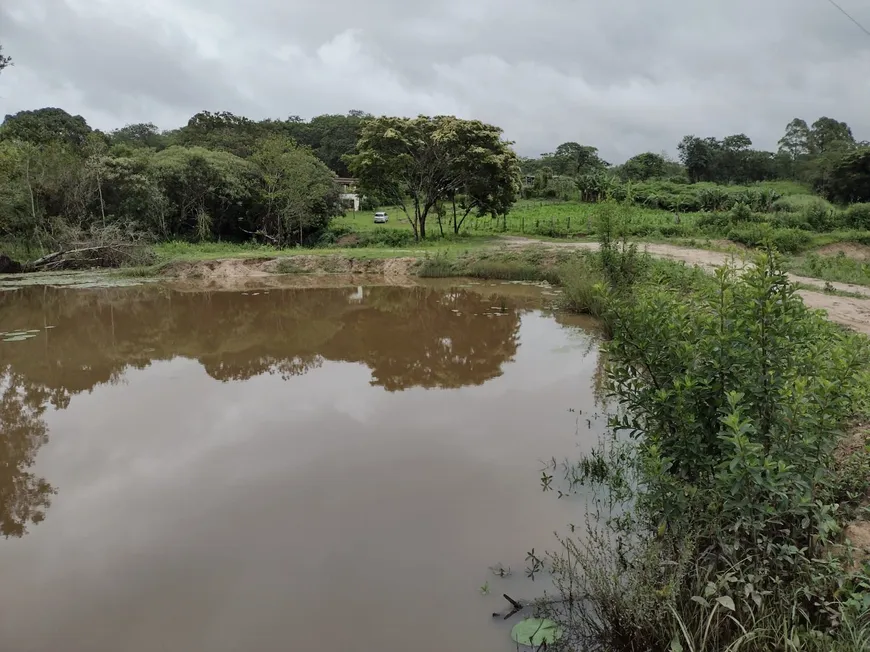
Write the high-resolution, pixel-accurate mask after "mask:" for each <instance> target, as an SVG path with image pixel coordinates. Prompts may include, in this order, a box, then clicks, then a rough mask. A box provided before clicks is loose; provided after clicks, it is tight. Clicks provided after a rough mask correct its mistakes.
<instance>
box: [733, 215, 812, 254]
mask: <svg viewBox="0 0 870 652" xmlns="http://www.w3.org/2000/svg"><path fill="white" fill-rule="evenodd" d="M728 239H729V240H733V241H734V242H740V243H742V244H745V245H748V246H750V247H764V246H766V245H770V246H772V247H773V248H774V249H776V250H777V251H779V252H781V253H790V254H791V253H799V252H801V251H806V250H807V249H809V248H810V246H811V245H812V243H813V236H812V233H809V232H807V231H803V230H801V229H790V228H784V229H777V228H771V226H770V225H769V224H767V223H760V224H748V225H745V226H735V227H733V228H731V229H730V230H729V231H728Z"/></svg>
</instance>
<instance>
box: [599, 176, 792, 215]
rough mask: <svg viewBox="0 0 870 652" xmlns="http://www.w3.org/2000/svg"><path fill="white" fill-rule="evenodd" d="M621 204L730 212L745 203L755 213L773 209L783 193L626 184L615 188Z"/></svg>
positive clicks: (710, 186)
mask: <svg viewBox="0 0 870 652" xmlns="http://www.w3.org/2000/svg"><path fill="white" fill-rule="evenodd" d="M612 196H613V198H614V199H616V200H618V201H625V202H629V203H634V204H638V205H641V206H647V207H649V208H657V209H662V210H669V211H678V212H696V211H707V212H717V211H728V210H731V209H733V208H734V207H735V206H736V205H737V204H740V203H743V204H746V205H747V206H749V207H750V208H751V209H752V210H753V211H758V212H765V211H769V210H771V209H772V207H773V205H774V203H775V202H776V201H777V200H778V199H780V197H781V193H780V192H778V191H777V190H775V189H773V188H771V187H768V186H766V185H759V186H721V185H717V184H714V183H695V184H691V185H687V184H680V183H674V182H672V181H653V182H649V183H632V184H631V185H628V184H623V185H621V186H619V187H616V188H614V189H613V192H612Z"/></svg>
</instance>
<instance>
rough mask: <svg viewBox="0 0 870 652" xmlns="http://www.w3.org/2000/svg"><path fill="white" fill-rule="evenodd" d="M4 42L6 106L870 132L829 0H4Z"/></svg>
mask: <svg viewBox="0 0 870 652" xmlns="http://www.w3.org/2000/svg"><path fill="white" fill-rule="evenodd" d="M841 4H842V5H843V7H844V8H845V9H846V10H847V11H849V12H850V13H852V15H854V16H855V17H856V18H857V19H858V20H859V21H861V22H862V23H864V24H865V25H868V26H870V6H868V5H867V4H866V3H865V2H862V1H861V0H841ZM0 43H2V44H3V45H4V50H5V51H6V52H7V53H8V54H11V55H12V56H13V57H14V59H15V61H16V65H15V67H14V68H11V69H8V70H6V71H4V73H3V75H2V76H0V114H5V113H12V112H15V111H18V110H21V109H29V108H37V107H40V106H61V107H62V108H65V109H66V110H68V111H70V112H71V113H81V114H82V115H84V116H85V117H86V118H87V119H88V121H89V122H90V123H91V124H92V125H94V126H97V127H100V128H103V129H109V128H114V127H117V126H121V125H123V124H125V123H128V122H136V121H145V120H147V121H153V122H155V123H157V124H159V125H160V126H162V127H165V128H170V127H175V126H179V125H181V124H183V123H184V122H186V120H187V118H188V117H189V116H190V115H192V114H193V113H195V112H196V111H198V110H201V109H209V110H228V111H233V112H236V113H241V114H245V115H248V116H250V117H254V118H263V117H286V116H288V115H293V114H298V115H302V116H303V117H310V116H312V115H317V114H319V113H327V112H332V113H335V112H344V111H347V110H348V109H351V108H356V109H363V110H367V111H371V112H372V113H377V114H380V113H388V114H403V115H414V114H417V113H429V114H434V113H456V114H458V115H461V116H463V117H477V118H481V119H484V120H487V121H490V122H493V123H495V124H497V125H499V126H501V127H503V128H504V129H505V132H506V135H507V136H508V137H509V138H511V139H512V140H515V141H516V143H517V148H518V150H519V151H520V152H521V153H524V154H537V153H539V152H543V151H548V150H552V149H553V148H555V146H556V145H558V144H559V143H561V142H564V141H567V140H576V141H579V142H582V143H588V144H592V145H595V146H597V147H598V148H599V149H600V150H601V152H602V154H603V155H604V157H605V158H607V159H609V160H611V161H620V160H622V159H624V158H626V157H628V156H631V155H632V154H634V153H637V152H639V151H643V150H652V151H660V150H663V149H664V150H667V151H673V150H674V148H675V146H676V143H677V142H678V141H679V139H680V138H681V137H682V136H683V135H685V134H687V133H696V134H699V135H716V136H720V137H721V136H724V135H726V134H729V133H735V132H745V133H747V134H748V135H749V136H750V137H751V138H752V139H753V141H754V142H755V144H756V145H757V146H762V147H768V148H774V147H775V145H776V141H777V139H778V138H779V137H780V136H781V134H782V132H783V129H784V127H785V124H786V123H787V122H788V121H789V120H791V119H792V118H794V117H796V116H800V117H803V118H805V119H807V120H808V121H812V120H814V119H816V118H817V117H819V116H821V115H829V116H831V117H835V118H837V119H840V120H846V121H847V122H848V123H849V124H850V125H851V126H852V128H853V131H855V133H856V135H857V136H858V137H859V138H870V115H868V114H867V112H866V110H865V109H866V107H867V106H868V105H870V86H868V85H867V84H866V83H865V80H866V79H867V78H868V76H870V37H868V36H867V35H866V34H864V33H863V32H861V31H860V30H859V29H858V28H857V27H856V26H855V25H854V24H852V23H851V22H849V20H848V19H847V18H846V17H845V16H843V15H842V14H840V13H839V12H838V11H837V10H836V9H835V8H834V7H832V6H831V5H830V4H829V3H828V2H827V1H826V0H765V2H757V0H730V1H729V2H727V3H726V2H709V3H701V2H697V1H695V0H662V1H661V2H649V1H648V0H618V1H616V2H604V1H603V0H538V1H537V2H525V3H505V2H500V1H498V0H429V1H427V2H425V3H413V4H412V3H409V2H407V0H378V1H377V2H370V3H362V2H359V1H358V0H332V1H331V2H328V3H327V2H312V1H311V0H291V1H289V2H288V1H286V0H285V1H279V0H248V2H246V3H239V2H236V1H235V0H152V1H151V2H148V3H139V2H133V1H132V0H101V1H97V0H3V4H2V7H0Z"/></svg>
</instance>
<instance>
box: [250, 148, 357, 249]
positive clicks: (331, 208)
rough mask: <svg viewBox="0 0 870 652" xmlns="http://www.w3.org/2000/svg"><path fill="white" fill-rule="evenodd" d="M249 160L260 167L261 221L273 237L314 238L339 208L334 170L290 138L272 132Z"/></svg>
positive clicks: (302, 240) (300, 240) (279, 240)
mask: <svg viewBox="0 0 870 652" xmlns="http://www.w3.org/2000/svg"><path fill="white" fill-rule="evenodd" d="M251 162H252V163H253V164H254V165H255V166H256V167H257V171H258V172H259V183H260V196H261V198H262V200H261V201H262V202H263V205H264V211H263V216H262V218H261V220H259V223H258V224H257V227H258V228H259V229H260V233H262V234H264V235H265V236H266V237H268V238H269V239H270V240H271V241H272V242H275V243H276V244H278V245H279V246H286V245H287V244H289V243H290V242H298V243H299V244H304V243H305V242H306V241H309V242H310V241H311V240H313V239H314V238H317V237H319V236H320V234H321V233H322V232H323V231H324V230H325V229H326V227H327V226H328V225H329V221H330V219H331V218H333V217H335V216H336V215H340V214H341V212H342V211H341V206H340V204H339V192H338V187H337V186H336V184H335V176H334V175H333V173H332V172H331V171H330V170H329V168H327V167H326V165H325V164H324V163H322V162H320V161H319V160H318V159H317V158H316V157H315V156H314V155H313V154H312V153H311V152H310V150H307V149H304V148H301V147H299V146H298V145H297V144H296V143H295V141H293V140H292V139H290V138H287V137H281V136H274V137H271V138H267V139H264V140H261V141H259V142H258V143H257V149H256V151H255V152H254V154H253V156H252V157H251Z"/></svg>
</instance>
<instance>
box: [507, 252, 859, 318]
mask: <svg viewBox="0 0 870 652" xmlns="http://www.w3.org/2000/svg"><path fill="white" fill-rule="evenodd" d="M502 241H503V242H504V244H505V245H506V246H507V247H516V248H528V247H545V248H550V249H566V248H567V249H588V250H590V251H595V250H597V249H598V243H596V242H542V241H540V240H532V239H530V238H521V237H516V236H505V237H503V238H502ZM640 247H641V248H642V249H644V250H645V251H647V252H648V253H649V254H650V255H651V256H656V257H659V258H669V259H671V260H679V261H683V262H685V263H688V264H690V265H698V266H699V267H703V268H704V269H708V270H709V269H713V268H715V267H718V266H720V265H723V264H725V263H726V262H729V261H732V260H733V261H734V262H736V263H737V264H738V265H739V264H741V263H743V262H745V261H743V260H741V259H740V258H736V257H735V256H733V255H731V254H724V253H720V252H718V251H707V250H705V249H691V248H688V247H677V246H674V245H667V244H641V245H640ZM789 279H791V281H792V282H793V283H800V284H802V285H807V286H813V287H817V288H819V289H820V290H821V289H823V288H824V287H825V281H820V280H819V279H817V278H807V277H804V276H795V275H793V274H789ZM831 285H832V286H833V287H834V289H835V290H840V291H844V292H851V293H854V294H860V295H863V296H864V297H867V298H866V299H859V298H854V297H843V296H837V295H834V294H825V293H824V292H822V291H820V292H814V291H812V290H800V292H799V293H800V295H801V297H802V298H803V300H804V303H806V304H807V305H808V306H809V307H810V308H819V309H821V310H825V311H826V312H827V313H828V318H829V319H830V320H831V321H834V322H837V323H838V324H843V325H844V326H848V327H849V328H852V329H854V330H856V331H859V332H861V333H865V334H867V335H870V288H867V287H864V286H861V285H851V284H849V283H831Z"/></svg>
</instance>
